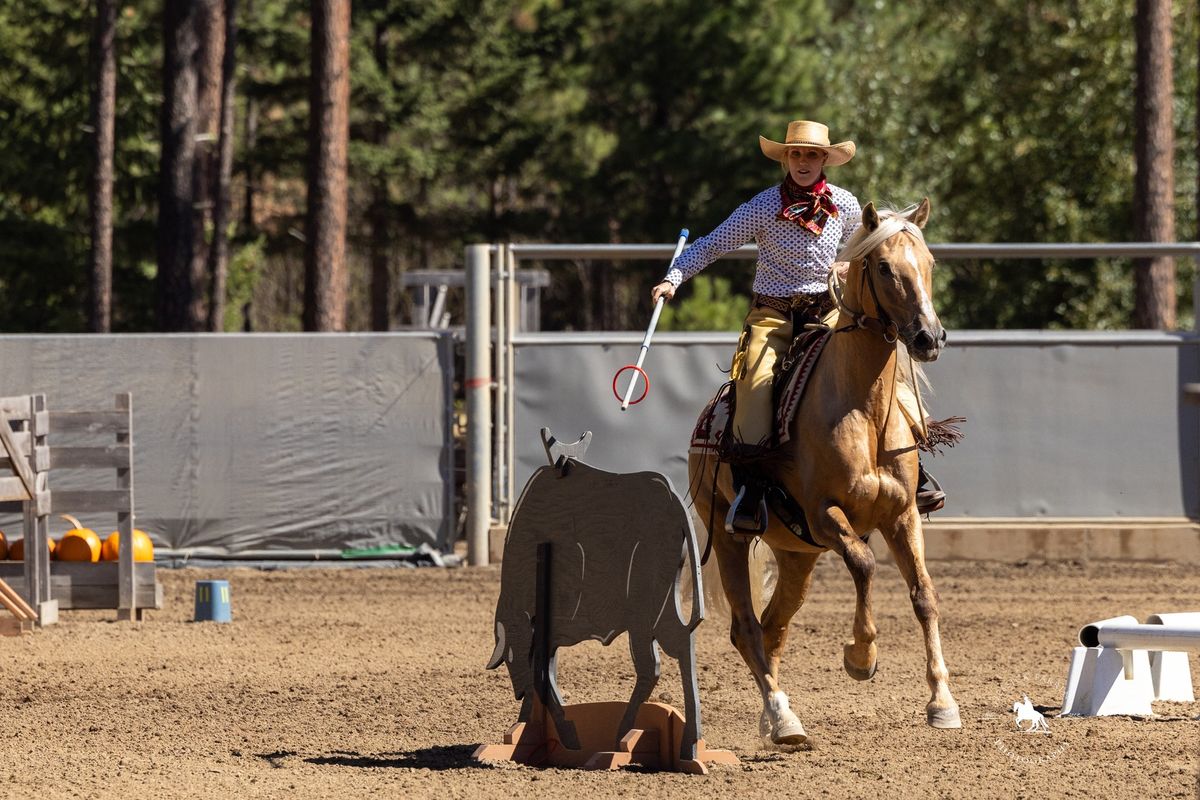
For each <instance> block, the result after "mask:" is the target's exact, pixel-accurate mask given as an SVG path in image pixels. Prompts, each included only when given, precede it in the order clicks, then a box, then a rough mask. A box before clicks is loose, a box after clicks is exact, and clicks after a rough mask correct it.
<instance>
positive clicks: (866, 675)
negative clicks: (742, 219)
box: [842, 645, 879, 681]
mask: <svg viewBox="0 0 1200 800" xmlns="http://www.w3.org/2000/svg"><path fill="white" fill-rule="evenodd" d="M842 666H843V667H845V669H846V674H847V675H849V676H850V677H851V678H854V680H856V681H869V680H871V678H874V677H875V672H876V670H878V669H879V660H878V659H876V660H874V661H872V662H871V666H869V667H867V668H866V669H862V668H861V667H856V666H854V665H853V664H851V663H850V647H849V645H847V647H846V652H845V654H844V655H843V656H842Z"/></svg>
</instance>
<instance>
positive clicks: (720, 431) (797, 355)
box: [688, 329, 831, 454]
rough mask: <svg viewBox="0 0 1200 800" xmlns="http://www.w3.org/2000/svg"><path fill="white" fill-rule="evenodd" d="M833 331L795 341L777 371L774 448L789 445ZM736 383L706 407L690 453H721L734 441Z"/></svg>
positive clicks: (724, 388) (807, 333)
mask: <svg viewBox="0 0 1200 800" xmlns="http://www.w3.org/2000/svg"><path fill="white" fill-rule="evenodd" d="M830 335H831V332H830V331H828V330H825V329H815V330H811V331H805V332H804V333H802V334H801V335H800V336H797V337H796V338H795V339H793V340H792V345H791V347H789V348H788V352H787V354H786V355H785V356H784V357H783V360H782V361H780V363H779V368H778V371H777V372H776V374H775V379H774V383H773V388H772V395H773V397H774V406H775V412H774V414H773V415H772V417H773V420H774V424H773V425H772V434H771V445H772V446H774V447H778V446H779V445H782V444H786V443H787V441H788V440H789V439H790V437H791V434H790V433H789V431H788V429H789V428H790V427H791V424H792V418H793V417H794V416H796V409H798V408H799V407H800V400H801V398H803V396H804V389H805V387H806V386H807V385H808V378H809V376H810V375H812V370H813V367H814V366H815V365H816V363H817V359H818V358H820V356H821V351H822V350H824V349H825V343H826V342H828V341H829V336H830ZM735 402H736V399H735V398H734V391H733V381H729V382H727V383H725V384H722V386H721V387H720V388H719V389H718V390H717V393H716V395H715V396H714V397H713V399H712V400H710V401H709V403H708V405H706V406H705V407H704V411H702V412H701V413H700V418H699V419H697V420H696V427H695V428H693V429H692V439H691V443H690V444H689V446H688V452H689V453H700V454H719V453H720V452H721V451H722V444H723V443H728V442H731V441H733V439H732V436H733V432H732V427H733V408H734V403H735Z"/></svg>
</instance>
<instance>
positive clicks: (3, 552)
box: [0, 531, 8, 561]
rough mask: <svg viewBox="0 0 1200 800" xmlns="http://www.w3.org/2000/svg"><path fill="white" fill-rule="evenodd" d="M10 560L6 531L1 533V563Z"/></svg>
mask: <svg viewBox="0 0 1200 800" xmlns="http://www.w3.org/2000/svg"><path fill="white" fill-rule="evenodd" d="M7 560H8V539H5V538H4V531H0V561H7Z"/></svg>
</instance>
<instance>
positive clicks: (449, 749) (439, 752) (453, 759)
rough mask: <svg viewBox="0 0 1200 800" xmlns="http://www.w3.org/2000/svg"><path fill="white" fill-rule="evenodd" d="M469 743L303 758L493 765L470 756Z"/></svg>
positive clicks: (350, 763) (437, 766)
mask: <svg viewBox="0 0 1200 800" xmlns="http://www.w3.org/2000/svg"><path fill="white" fill-rule="evenodd" d="M477 746H478V745H473V744H454V745H448V746H441V747H424V748H422V749H420V750H409V751H407V752H400V753H376V754H372V755H362V754H361V753H347V752H340V751H339V752H335V753H332V754H330V755H327V756H313V757H312V758H306V759H304V760H305V761H306V762H308V763H309V764H331V765H333V766H338V767H368V768H377V767H388V768H395V769H432V770H447V769H468V768H475V769H493V767H492V766H491V765H490V764H485V763H483V762H481V761H476V760H475V759H474V758H472V754H473V753H474V752H475V748H476V747H477Z"/></svg>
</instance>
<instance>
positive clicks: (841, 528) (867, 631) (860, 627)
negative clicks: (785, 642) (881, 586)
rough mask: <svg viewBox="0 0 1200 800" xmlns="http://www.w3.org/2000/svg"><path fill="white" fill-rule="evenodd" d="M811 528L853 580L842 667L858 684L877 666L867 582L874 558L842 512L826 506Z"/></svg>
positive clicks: (871, 573)
mask: <svg viewBox="0 0 1200 800" xmlns="http://www.w3.org/2000/svg"><path fill="white" fill-rule="evenodd" d="M813 522H814V527H816V528H817V530H818V535H820V536H821V537H822V539H823V541H822V544H826V545H828V546H829V547H830V549H832V550H834V551H835V552H837V553H839V554H840V555H841V557H842V560H843V561H845V562H846V568H847V569H848V570H850V577H852V578H853V579H854V592H855V603H854V641H853V642H852V643H851V644H848V645H846V646H845V647H844V648H843V658H842V665H843V666H844V667H845V668H846V672H847V674H849V675H850V677H852V678H854V679H855V680H858V681H865V680H870V679H871V678H872V677H873V676H874V675H875V669H876V666H877V665H878V661H877V658H878V648H877V647H876V645H875V637H876V630H875V619H874V618H873V617H872V616H871V579H872V577H873V576H874V575H875V554H874V553H873V552H872V551H871V548H870V546H869V545H868V544H867V543H866V542H864V541H863V540H862V539H860V538H859V536H858V534H857V533H855V532H854V527H853V526H852V525H851V524H850V520H848V519H847V518H846V514H845V512H843V511H842V509H840V508H838V507H837V506H828V507H826V508H825V509H823V510H822V511H821V513H819V514H817V515H815V519H814V520H813Z"/></svg>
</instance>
